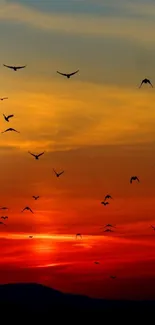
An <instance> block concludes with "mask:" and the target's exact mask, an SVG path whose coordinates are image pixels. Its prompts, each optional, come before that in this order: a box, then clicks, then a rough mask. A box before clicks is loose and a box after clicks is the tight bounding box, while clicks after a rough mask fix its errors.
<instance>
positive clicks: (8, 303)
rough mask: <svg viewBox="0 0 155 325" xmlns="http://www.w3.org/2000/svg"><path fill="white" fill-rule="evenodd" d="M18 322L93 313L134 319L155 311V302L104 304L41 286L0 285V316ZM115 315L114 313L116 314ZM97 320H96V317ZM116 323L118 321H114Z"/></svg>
mask: <svg viewBox="0 0 155 325" xmlns="http://www.w3.org/2000/svg"><path fill="white" fill-rule="evenodd" d="M8 310H9V312H10V313H11V316H12V317H15V319H17V318H18V317H21V316H20V315H21V313H22V315H25V316H24V317H30V316H35V317H36V319H37V320H38V319H39V318H40V317H41V316H44V317H47V318H48V317H51V315H55V314H56V315H57V317H61V316H62V315H63V317H65V316H67V317H71V315H72V313H73V312H76V314H73V315H74V316H75V315H77V316H76V317H78V316H79V315H80V313H81V312H82V315H83V314H84V313H87V315H88V316H90V315H91V314H92V312H93V314H94V313H96V315H99V314H100V312H102V313H103V314H104V315H107V314H109V312H111V313H110V315H111V317H112V316H114V315H115V317H116V316H117V315H121V314H122V311H128V312H129V311H130V316H131V314H133V315H135V313H136V314H137V313H138V314H142V312H145V313H146V314H147V313H148V312H153V311H154V310H155V301H122V300H104V299H92V298H89V297H87V296H81V295H74V294H66V293H62V292H59V291H57V290H54V289H51V288H49V287H46V286H43V285H41V284H35V283H31V284H29V283H28V284H26V283H25V284H23V283H19V284H4V285H0V312H1V316H2V315H3V313H4V314H5V317H6V315H7V316H9V314H8ZM113 312H114V313H113ZM95 317H96V316H95ZM115 319H116V318H115Z"/></svg>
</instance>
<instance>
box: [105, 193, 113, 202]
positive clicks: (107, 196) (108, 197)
mask: <svg viewBox="0 0 155 325" xmlns="http://www.w3.org/2000/svg"><path fill="white" fill-rule="evenodd" d="M107 199H112V197H111V195H109V194H107V195H106V196H105V198H104V201H106V200H107Z"/></svg>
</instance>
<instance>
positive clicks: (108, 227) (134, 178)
mask: <svg viewBox="0 0 155 325" xmlns="http://www.w3.org/2000/svg"><path fill="white" fill-rule="evenodd" d="M3 66H4V67H6V68H8V69H12V70H13V71H17V70H20V69H24V68H26V65H23V66H11V65H6V64H3ZM78 72H79V70H76V71H74V72H72V73H62V72H60V71H57V73H58V74H60V75H62V76H64V77H66V78H67V79H70V77H72V76H73V75H75V74H77V73H78ZM143 84H149V85H150V86H151V87H152V88H153V85H152V83H151V81H150V80H149V79H147V78H145V79H143V80H142V81H141V84H140V86H139V88H141V87H142V85H143ZM7 99H8V97H1V98H0V100H1V101H3V100H7ZM3 117H4V119H5V121H6V122H10V119H11V118H13V117H14V115H13V114H11V115H8V116H6V115H5V114H3ZM12 131H13V132H16V133H20V132H19V131H17V130H15V129H14V128H7V129H6V130H4V131H2V132H1V133H6V132H12ZM28 153H29V154H30V155H32V156H33V157H34V158H35V159H36V160H38V159H39V158H40V157H41V156H42V155H43V154H44V153H45V152H41V153H39V154H34V153H32V152H30V151H28ZM53 172H54V173H55V175H56V177H60V176H61V175H62V174H63V173H64V170H63V171H61V172H59V173H58V172H56V170H55V169H53ZM133 181H137V182H140V180H139V178H138V177H137V176H132V177H131V178H130V183H131V184H132V182H133ZM32 197H33V199H34V200H38V199H39V196H35V195H33V196H32ZM109 199H112V196H111V195H110V194H107V195H106V196H105V198H104V200H103V201H102V202H101V204H103V205H104V206H106V205H108V204H109ZM0 209H1V210H8V208H7V207H0ZM26 210H27V211H30V212H31V213H34V212H33V210H32V209H31V208H30V207H29V206H26V207H25V208H24V209H23V210H22V211H21V212H24V211H26ZM1 219H3V220H7V219H8V216H2V217H1ZM0 224H3V225H6V224H5V223H4V222H2V221H1V222H0ZM151 227H152V228H153V230H154V231H155V227H154V226H151ZM104 228H105V230H104V232H112V231H113V230H112V228H115V226H113V225H112V224H106V225H105V226H104ZM78 237H79V238H81V239H82V234H81V233H77V234H76V238H78ZM29 238H31V239H32V238H33V236H32V235H30V236H29ZM94 263H95V264H100V263H99V262H98V261H96V262H94ZM110 277H111V278H112V279H115V278H116V276H115V275H112V276H110Z"/></svg>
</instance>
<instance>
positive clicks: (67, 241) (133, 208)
mask: <svg viewBox="0 0 155 325" xmlns="http://www.w3.org/2000/svg"><path fill="white" fill-rule="evenodd" d="M154 30H155V2H154V0H152V1H151V0H130V1H129V0H64V1H63V0H61V1H60V0H57V1H54V0H48V1H47V0H42V1H41V0H21V1H20V0H19V1H11V0H6V1H2V0H0V39H1V54H0V61H1V66H0V85H1V88H0V97H5V96H6V97H8V98H9V99H8V100H6V101H1V102H0V111H1V117H0V130H1V131H4V130H5V129H6V128H8V127H13V128H15V129H16V130H18V131H20V134H18V133H13V132H10V133H9V132H8V133H4V134H1V135H0V136H1V142H0V157H1V159H0V179H1V187H0V205H1V206H8V207H9V210H8V212H7V213H6V212H5V211H4V212H3V211H2V213H1V215H6V214H7V215H8V217H9V219H8V220H6V221H5V223H6V224H7V227H5V226H3V225H0V227H1V228H0V238H1V239H0V243H1V247H2V250H1V252H0V265H1V270H0V278H1V283H6V282H12V281H27V282H28V281H33V282H40V283H44V284H47V285H49V286H52V287H54V288H58V289H59V290H63V291H69V292H77V293H83V294H89V295H94V296H102V297H108V298H111V297H115V298H119V297H132V298H133V297H134V298H137V297H138V298H139V297H141V296H144V297H147V298H149V297H152V295H153V290H154V289H155V253H154V252H155V232H154V231H153V229H151V228H150V225H151V224H155V91H154V89H153V88H151V87H149V86H148V85H144V86H143V87H142V88H141V89H139V88H138V87H139V85H140V83H141V80H142V79H144V78H150V80H151V81H152V83H153V84H155V42H154ZM3 64H8V65H25V64H26V65H27V67H26V69H23V70H20V71H18V72H14V71H12V70H10V69H7V68H5V67H3ZM77 69H79V73H78V74H76V75H75V76H73V77H72V78H70V79H67V78H64V77H62V76H60V75H58V74H57V73H56V71H57V70H59V71H62V72H72V71H75V70H77ZM3 113H4V114H5V115H9V114H14V117H13V118H12V119H11V120H10V122H9V123H7V122H6V121H5V120H4V118H3ZM28 151H31V152H33V153H40V152H42V151H45V154H44V155H43V156H41V157H40V159H39V160H38V161H36V160H35V159H34V158H33V157H32V156H31V155H29V154H28ZM53 168H55V169H56V171H58V172H59V171H61V170H64V171H65V173H64V174H63V175H62V176H61V177H60V178H56V177H55V175H54V173H53ZM133 175H137V176H138V177H139V179H140V183H137V182H134V183H133V184H132V185H131V184H130V177H131V176H133ZM106 194H111V195H112V197H113V198H114V199H113V200H111V201H110V204H109V205H108V206H103V205H101V201H102V200H103V199H104V196H105V195H106ZM32 195H40V199H39V200H37V201H34V200H33V199H32ZM25 206H30V207H31V209H32V210H33V211H34V215H33V214H31V213H30V212H29V211H25V212H24V213H21V210H22V209H23V208H24V207H25ZM106 223H112V224H114V225H116V228H115V232H114V233H113V234H112V235H111V234H105V233H104V232H103V230H102V229H101V227H102V226H103V227H104V225H105V224H106ZM76 233H81V234H82V235H83V239H82V240H80V241H79V240H78V242H77V241H76V239H75V234H76ZM31 234H32V235H34V238H33V239H32V240H30V239H28V236H29V235H31ZM95 260H97V261H100V265H95V264H94V261H95ZM19 267H20V269H19ZM13 270H14V271H13ZM110 274H116V275H117V276H118V278H119V280H118V282H116V281H115V280H114V281H115V282H114V281H113V280H112V281H113V282H111V279H110V278H109V275H110ZM17 275H18V276H17ZM148 277H149V280H148ZM150 279H151V281H152V282H151V283H152V284H151V285H150V282H148V281H150ZM121 281H122V282H121ZM131 283H132V284H133V286H134V287H135V288H136V289H135V290H134V292H131ZM142 283H143V285H144V286H143V288H144V291H143V292H142V291H141V290H142V289H140V288H141V287H142V285H141V284H142ZM105 284H106V285H105ZM136 284H137V287H136ZM150 286H151V289H150V290H149V288H150ZM109 287H110V290H108V288H109ZM118 288H122V289H119V290H118ZM152 288H153V289H152ZM151 290H152V291H151ZM154 291H155V290H154ZM119 295H120V296H119ZM154 296H155V294H154Z"/></svg>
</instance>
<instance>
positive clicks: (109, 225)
mask: <svg viewBox="0 0 155 325" xmlns="http://www.w3.org/2000/svg"><path fill="white" fill-rule="evenodd" d="M106 227H113V228H116V227H115V226H113V225H111V224H110V223H107V225H105V226H104V228H106Z"/></svg>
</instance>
